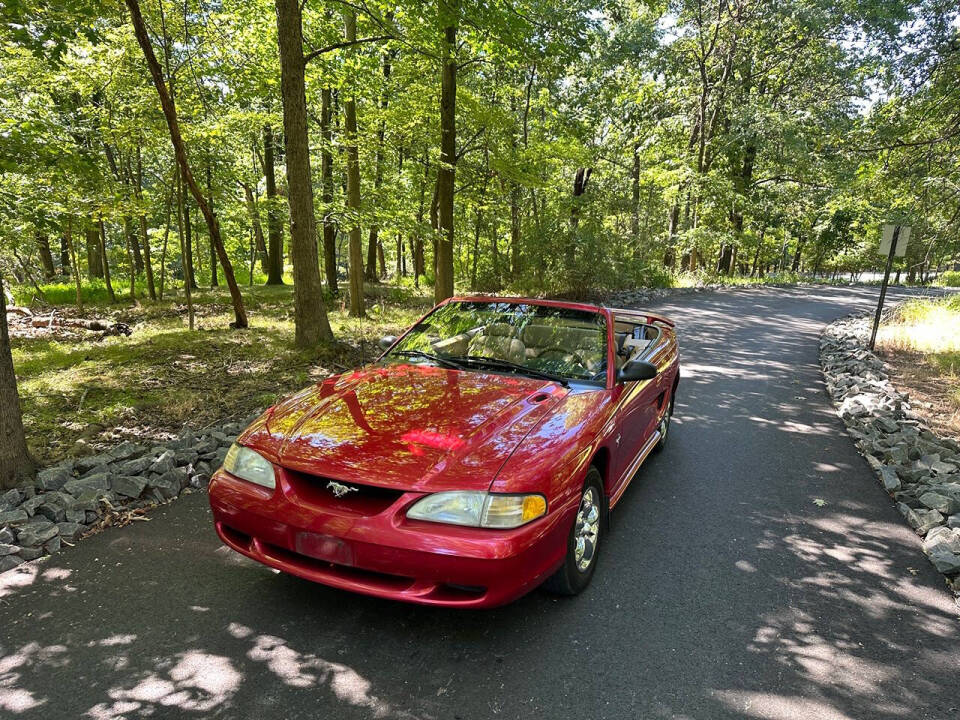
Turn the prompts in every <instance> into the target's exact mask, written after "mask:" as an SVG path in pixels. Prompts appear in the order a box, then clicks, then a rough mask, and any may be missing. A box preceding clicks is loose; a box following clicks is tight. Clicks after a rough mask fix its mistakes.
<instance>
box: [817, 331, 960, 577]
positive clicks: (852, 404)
mask: <svg viewBox="0 0 960 720" xmlns="http://www.w3.org/2000/svg"><path fill="white" fill-rule="evenodd" d="M870 327H871V324H870V318H868V317H866V316H860V317H848V318H843V319H841V320H838V321H836V322H834V323H833V324H831V325H829V326H827V328H826V329H825V330H824V332H823V335H822V336H821V337H820V365H821V367H822V368H823V374H824V377H825V379H826V383H827V389H828V390H829V392H830V394H831V396H832V397H833V400H834V402H835V403H836V405H837V412H838V414H839V415H840V417H841V418H842V419H843V422H844V423H845V424H846V426H847V429H848V431H849V433H850V435H852V436H853V439H854V441H855V442H856V443H857V446H858V447H859V448H860V451H861V453H862V454H863V456H864V457H865V458H866V460H867V462H868V463H870V466H871V467H872V468H873V469H874V471H875V472H876V473H877V476H878V477H879V479H880V482H881V484H882V485H883V487H884V489H885V490H886V491H887V492H888V493H889V494H890V495H891V496H892V497H893V499H894V501H895V502H896V503H897V509H898V510H899V511H900V513H901V514H902V515H903V516H904V518H906V520H907V522H908V523H909V524H910V527H912V528H913V529H914V530H915V531H916V532H917V534H918V535H921V536H922V537H923V538H924V540H923V551H924V553H926V555H927V557H928V558H929V559H930V562H932V563H933V564H934V566H935V567H936V568H937V570H939V571H940V572H942V573H943V574H944V575H946V576H947V581H948V583H950V586H951V587H952V588H953V589H954V590H955V591H960V443H957V442H956V441H954V440H952V439H950V438H940V437H937V436H936V435H935V434H934V433H932V432H930V430H929V428H927V427H926V425H925V424H924V422H923V420H922V419H921V418H920V417H919V416H918V415H917V414H916V413H914V412H913V411H912V409H911V407H910V398H909V396H908V395H906V394H905V393H902V392H900V391H898V390H897V389H896V388H895V387H893V385H891V384H890V381H889V377H888V375H887V372H886V370H885V368H884V364H883V361H882V360H880V358H878V357H877V356H876V355H874V354H873V353H872V352H870V350H869V349H868V348H867V344H868V338H869V333H870Z"/></svg>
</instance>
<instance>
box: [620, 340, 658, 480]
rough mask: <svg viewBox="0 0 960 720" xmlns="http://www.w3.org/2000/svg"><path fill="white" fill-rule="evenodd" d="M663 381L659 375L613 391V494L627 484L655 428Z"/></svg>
mask: <svg viewBox="0 0 960 720" xmlns="http://www.w3.org/2000/svg"><path fill="white" fill-rule="evenodd" d="M654 352H656V351H654ZM663 382H664V378H663V376H661V375H658V376H657V377H655V378H653V379H652V380H639V381H633V382H621V383H618V384H617V386H616V387H615V388H614V402H615V403H616V406H615V407H616V409H615V412H614V424H615V427H614V428H613V437H614V442H615V446H616V460H615V463H614V465H615V468H616V472H615V473H614V474H613V477H614V478H616V483H617V485H618V487H615V488H613V491H614V493H616V492H618V491H619V490H620V488H619V486H620V485H623V484H625V483H627V482H629V480H630V476H631V475H632V472H630V471H631V468H632V467H633V466H634V465H635V463H636V462H637V460H638V459H639V455H640V452H641V450H643V447H644V445H645V443H646V442H647V440H648V439H649V438H650V436H651V435H652V433H653V431H654V430H655V429H656V426H657V421H658V420H659V416H660V411H661V409H662V404H663V402H662V395H663V389H662V385H663ZM634 469H635V468H634ZM628 473H629V474H628Z"/></svg>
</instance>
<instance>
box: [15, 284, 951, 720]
mask: <svg viewBox="0 0 960 720" xmlns="http://www.w3.org/2000/svg"><path fill="white" fill-rule="evenodd" d="M875 294H876V291H875V290H873V291H868V290H862V289H861V290H835V289H815V290H780V289H766V290H744V291H731V292H724V293H717V294H704V295H697V296H687V297H682V298H677V299H674V300H671V301H669V302H664V303H661V304H659V309H661V310H663V311H664V312H668V313H669V314H670V315H672V316H673V317H674V318H675V319H676V320H677V321H678V323H679V326H680V328H681V343H682V350H683V360H684V367H683V375H684V380H683V381H682V383H681V385H680V390H681V394H680V396H679V399H678V404H677V416H676V420H675V422H676V424H675V426H674V428H673V432H672V434H671V439H670V446H669V447H668V448H667V450H666V451H665V452H663V453H662V454H660V455H658V456H656V457H654V458H652V459H651V460H650V461H649V462H648V463H647V464H646V465H645V466H644V467H642V468H641V470H640V472H639V473H638V475H637V477H636V478H635V479H634V481H633V485H632V486H631V488H630V490H629V491H628V493H627V495H626V496H625V499H624V501H623V502H622V503H621V505H620V507H618V509H617V512H616V513H615V515H614V518H613V529H612V532H611V533H610V534H609V535H608V536H607V541H608V542H607V545H606V547H605V556H604V557H602V558H601V560H600V566H599V567H598V569H597V573H596V576H595V577H594V582H593V585H592V586H591V587H590V589H589V590H588V591H587V592H586V593H585V594H584V595H582V596H580V597H579V598H576V599H572V600H571V599H557V598H554V597H552V596H550V595H548V594H546V593H543V592H535V593H533V594H531V595H529V596H528V597H526V598H524V599H523V600H521V601H519V602H517V603H516V604H514V605H512V606H509V607H506V608H503V609H499V610H496V611H490V612H455V611H444V610H436V609H425V608H419V607H413V606H408V605H401V604H393V603H390V602H385V601H380V600H375V599H369V598H364V597H358V596H353V595H349V594H344V593H341V592H337V591H333V590H329V589H325V588H322V587H319V586H314V585H311V584H309V583H307V582H303V581H300V580H297V579H295V578H292V577H285V576H280V575H277V574H274V573H273V572H271V571H269V570H267V569H265V568H262V567H259V566H257V565H255V564H252V563H249V562H247V561H245V560H242V559H241V558H239V557H237V556H235V555H232V554H231V553H229V552H227V551H226V550H225V549H223V548H221V547H220V546H219V544H218V542H217V540H216V537H215V536H214V533H213V530H212V528H211V527H210V518H209V512H208V509H207V507H206V497H205V496H204V495H193V496H189V497H185V498H182V499H181V500H179V501H177V502H176V503H174V504H173V505H171V506H168V507H167V508H165V509H163V510H159V511H157V512H156V513H155V514H154V515H153V516H152V519H151V521H150V522H145V523H138V524H135V525H133V526H131V527H127V528H124V529H120V530H111V531H108V532H105V533H103V534H101V535H100V536H98V537H95V538H91V539H88V540H85V541H83V542H82V543H80V544H79V545H78V546H77V547H76V548H73V549H70V550H67V551H66V552H63V553H61V554H59V555H57V556H56V557H53V558H50V559H48V560H47V561H46V562H45V563H43V564H40V565H39V566H36V565H35V566H31V568H30V569H29V572H27V573H16V572H14V573H7V574H6V575H3V576H2V577H0V596H2V597H0V716H2V717H8V716H9V717H26V718H45V719H46V718H69V717H78V716H81V715H83V714H85V713H88V714H89V715H90V716H92V717H95V718H117V717H130V718H136V717H145V716H150V717H154V718H157V717H200V716H218V717H230V718H232V717H242V718H257V719H259V718H337V719H338V720H339V719H340V718H354V717H383V718H394V717H396V718H451V719H452V718H463V719H464V720H467V719H474V718H488V717H504V718H551V719H552V718H590V719H597V718H685V719H689V718H698V719H699V718H706V719H709V720H713V719H716V718H728V717H729V718H771V719H776V720H786V719H788V718H789V719H790V720H793V719H794V718H816V719H817V720H833V719H836V718H870V719H871V720H877V719H882V718H911V719H914V718H943V719H946V718H955V717H957V713H958V712H960V709H958V708H960V675H958V668H960V624H958V621H957V612H956V608H955V606H954V604H953V601H952V598H951V597H950V596H949V595H948V593H947V592H946V591H945V589H944V586H943V582H942V579H941V577H940V576H939V575H937V574H936V573H935V572H934V570H933V568H932V567H931V566H930V564H929V563H928V562H927V561H926V560H925V559H924V557H923V556H922V555H921V553H920V546H919V541H918V539H917V538H916V537H915V536H914V535H913V534H912V533H911V532H910V531H909V529H908V528H907V527H906V526H905V524H904V523H903V521H902V520H901V518H900V516H899V515H898V514H897V512H896V511H895V509H894V508H893V505H892V503H891V502H890V500H889V499H888V498H887V497H886V496H885V495H884V493H883V492H882V490H881V489H880V487H879V486H878V484H877V482H876V481H875V480H874V479H873V477H872V475H871V473H870V471H869V469H868V467H867V465H866V463H865V462H864V461H863V460H862V459H861V458H860V457H859V456H858V455H857V453H856V452H855V450H854V448H853V445H852V444H851V442H850V440H849V439H848V438H847V437H846V436H845V435H844V433H843V427H842V425H841V424H840V422H839V421H838V419H837V418H836V416H835V415H834V413H833V410H832V408H831V405H830V402H829V400H828V398H827V396H826V393H825V389H824V386H823V382H822V380H821V375H820V371H819V367H818V364H817V337H818V334H819V332H820V329H821V328H822V326H823V325H824V323H825V322H827V321H829V320H831V319H833V318H835V317H837V316H839V315H841V314H844V313H845V312H847V311H849V310H851V309H854V308H863V307H867V306H868V305H869V303H870V302H871V300H872V298H873V297H874V296H875ZM819 500H823V501H826V502H825V504H822V505H821V504H819Z"/></svg>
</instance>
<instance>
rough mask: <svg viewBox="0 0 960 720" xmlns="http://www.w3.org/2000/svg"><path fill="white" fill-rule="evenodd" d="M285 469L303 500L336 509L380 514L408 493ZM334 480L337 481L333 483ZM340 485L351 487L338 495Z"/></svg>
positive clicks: (295, 490)
mask: <svg viewBox="0 0 960 720" xmlns="http://www.w3.org/2000/svg"><path fill="white" fill-rule="evenodd" d="M283 472H284V473H285V475H286V478H287V482H288V483H289V484H290V487H291V488H293V491H294V492H295V493H296V496H297V499H298V500H299V501H301V502H304V503H306V504H309V505H314V506H316V507H320V508H325V509H328V510H333V511H336V512H344V513H348V514H354V515H377V514H379V513H381V512H383V511H384V510H386V509H387V508H388V507H390V506H391V505H393V504H394V503H395V502H396V501H397V500H398V499H399V498H400V497H401V496H403V494H404V491H403V490H394V489H391V488H383V487H377V486H376V485H361V484H359V483H340V482H339V481H336V480H333V479H331V478H326V477H323V476H321V475H313V474H311V473H305V472H299V471H297V470H288V469H284V471H283ZM331 483H335V484H334V485H331ZM337 485H343V486H346V487H348V488H351V489H350V490H349V491H348V492H346V493H345V494H343V495H341V496H340V497H337V496H336V494H335V490H336V489H337Z"/></svg>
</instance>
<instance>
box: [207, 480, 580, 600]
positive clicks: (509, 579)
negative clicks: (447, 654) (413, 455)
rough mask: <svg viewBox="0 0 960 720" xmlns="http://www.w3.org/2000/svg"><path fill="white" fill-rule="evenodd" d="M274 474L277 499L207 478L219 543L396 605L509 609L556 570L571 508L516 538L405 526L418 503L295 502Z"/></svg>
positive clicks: (303, 495) (313, 497) (315, 496)
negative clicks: (371, 505)
mask: <svg viewBox="0 0 960 720" xmlns="http://www.w3.org/2000/svg"><path fill="white" fill-rule="evenodd" d="M275 472H276V476H277V488H276V490H268V489H266V488H262V487H259V486H257V485H253V484H251V483H248V482H246V481H244V480H240V479H238V478H235V477H233V476H232V475H230V474H228V473H226V472H225V471H223V470H219V471H217V472H216V473H215V474H214V476H213V478H212V480H211V481H210V507H211V508H212V510H213V517H214V522H215V526H216V530H217V534H218V535H219V536H220V539H221V540H222V541H223V542H224V543H225V544H226V545H228V546H229V547H231V548H232V549H234V550H236V551H237V552H239V553H242V554H243V555H246V556H247V557H250V558H252V559H254V560H257V561H258V562H261V563H263V564H264V565H268V566H270V567H273V568H276V569H277V570H282V571H283V572H286V573H290V574H291V575H297V576H299V577H302V578H305V579H307V580H312V581H314V582H318V583H322V584H324V585H329V586H331V587H336V588H341V589H343V590H350V591H353V592H359V593H364V594H367V595H374V596H377V597H384V598H390V599H393V600H403V601H406V602H414V603H420V604H424V605H442V606H451V607H495V606H497V605H502V604H505V603H508V602H510V601H512V600H515V599H516V598H518V597H520V596H522V595H524V594H526V593H527V592H529V591H530V590H532V589H533V588H535V587H537V586H538V585H539V584H540V583H541V582H542V581H543V580H544V579H546V578H547V577H548V576H549V575H550V574H551V573H552V572H554V570H556V568H558V567H559V566H560V564H561V562H562V560H563V556H564V553H565V552H566V546H567V543H566V540H567V534H568V532H569V530H570V523H572V522H573V511H574V508H572V507H571V508H566V509H565V508H558V509H556V510H551V512H549V513H548V514H547V515H546V516H545V517H543V518H541V519H539V520H536V521H534V522H532V523H530V524H528V525H525V526H523V527H520V528H516V529H514V530H489V529H482V528H468V527H458V526H454V525H443V524H440V523H430V522H420V521H414V520H408V519H407V517H406V514H405V513H406V510H407V508H409V507H410V505H412V504H413V503H414V502H416V500H418V499H419V498H421V497H423V493H399V494H398V497H397V498H396V499H395V500H394V501H392V502H390V503H389V504H388V505H387V506H386V507H385V508H383V509H380V508H377V509H376V511H374V512H371V511H370V509H369V508H365V509H363V510H361V511H357V510H356V509H355V508H349V507H345V506H344V505H343V504H341V503H337V502H336V501H334V500H333V498H332V495H330V501H329V502H328V501H327V495H329V493H316V492H299V491H298V486H297V481H296V480H294V478H293V474H292V473H291V474H290V475H288V474H287V472H286V471H284V470H283V469H282V468H275ZM319 480H320V479H319V478H318V481H319ZM568 516H569V517H568Z"/></svg>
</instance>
